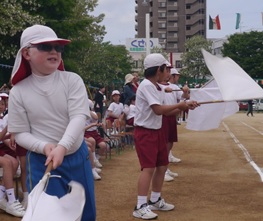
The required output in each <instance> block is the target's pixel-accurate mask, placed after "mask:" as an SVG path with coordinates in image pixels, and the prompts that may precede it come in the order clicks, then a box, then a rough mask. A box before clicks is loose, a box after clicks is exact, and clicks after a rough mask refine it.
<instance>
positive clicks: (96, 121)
mask: <svg viewBox="0 0 263 221" xmlns="http://www.w3.org/2000/svg"><path fill="white" fill-rule="evenodd" d="M92 113H93V114H96V115H97V113H96V112H94V111H92ZM92 123H98V120H97V119H94V118H93V117H91V118H89V119H87V120H86V123H85V127H86V126H89V125H90V124H92ZM94 130H97V126H93V127H90V128H89V129H87V130H86V131H94Z"/></svg>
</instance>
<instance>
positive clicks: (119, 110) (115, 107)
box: [108, 102, 123, 117]
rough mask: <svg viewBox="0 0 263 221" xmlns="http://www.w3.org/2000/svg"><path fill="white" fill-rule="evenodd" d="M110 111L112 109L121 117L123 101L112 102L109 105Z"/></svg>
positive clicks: (113, 112)
mask: <svg viewBox="0 0 263 221" xmlns="http://www.w3.org/2000/svg"><path fill="white" fill-rule="evenodd" d="M108 111H112V114H114V115H115V116H118V117H119V116H120V115H121V114H122V112H123V104H122V103H118V104H117V103H115V102H112V103H111V104H110V106H109V107H108Z"/></svg>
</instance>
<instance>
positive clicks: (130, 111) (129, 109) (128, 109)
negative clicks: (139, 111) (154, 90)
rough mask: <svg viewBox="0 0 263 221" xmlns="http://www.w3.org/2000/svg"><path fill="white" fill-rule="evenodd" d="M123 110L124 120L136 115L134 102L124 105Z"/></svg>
mask: <svg viewBox="0 0 263 221" xmlns="http://www.w3.org/2000/svg"><path fill="white" fill-rule="evenodd" d="M123 112H124V113H125V115H126V120H129V119H131V118H133V117H134V116H135V115H136V107H135V105H134V104H130V106H128V105H124V109H123Z"/></svg>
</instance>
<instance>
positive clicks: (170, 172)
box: [166, 169, 178, 177]
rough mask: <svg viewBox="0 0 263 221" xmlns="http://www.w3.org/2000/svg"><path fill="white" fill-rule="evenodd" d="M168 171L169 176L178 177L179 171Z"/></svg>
mask: <svg viewBox="0 0 263 221" xmlns="http://www.w3.org/2000/svg"><path fill="white" fill-rule="evenodd" d="M166 172H167V173H168V175H169V176H171V177H178V173H175V172H172V171H171V170H169V169H167V171H166Z"/></svg>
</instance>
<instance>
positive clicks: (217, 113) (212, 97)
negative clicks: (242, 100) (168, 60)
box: [186, 80, 239, 131]
mask: <svg viewBox="0 0 263 221" xmlns="http://www.w3.org/2000/svg"><path fill="white" fill-rule="evenodd" d="M190 95H191V97H190V99H191V100H196V101H198V102H206V101H208V102H209V101H219V100H222V99H223V97H222V94H221V92H220V90H219V88H218V86H217V84H216V81H215V80H212V81H209V82H208V83H207V84H206V85H204V87H203V88H199V89H191V93H190ZM238 110H239V106H238V104H237V102H236V101H229V102H220V103H209V104H202V105H201V106H200V107H198V108H196V109H194V110H189V113H188V118H187V124H186V129H189V130H196V131H203V130H211V129H216V128H218V127H219V125H220V123H221V121H222V120H223V119H224V118H226V117H228V116H230V115H232V114H234V113H236V112H237V111H238Z"/></svg>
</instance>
